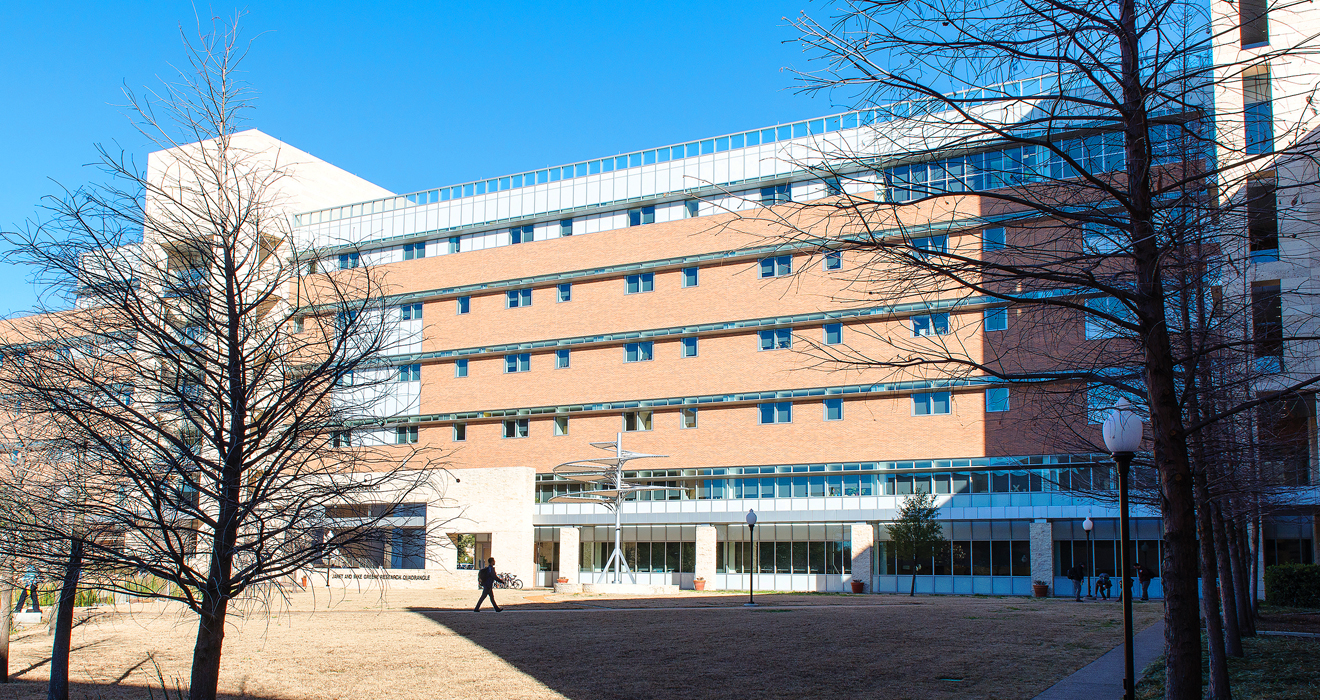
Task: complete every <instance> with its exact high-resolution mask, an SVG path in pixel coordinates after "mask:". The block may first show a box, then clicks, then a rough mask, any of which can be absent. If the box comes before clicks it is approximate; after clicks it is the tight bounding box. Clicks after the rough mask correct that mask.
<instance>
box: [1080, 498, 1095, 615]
mask: <svg viewBox="0 0 1320 700" xmlns="http://www.w3.org/2000/svg"><path fill="white" fill-rule="evenodd" d="M1082 529H1083V530H1086V597H1087V598H1090V599H1091V600H1095V596H1094V595H1093V594H1092V593H1091V577H1092V576H1095V556H1094V553H1095V551H1094V550H1093V549H1092V548H1091V531H1092V530H1094V529H1095V521H1094V520H1091V516H1089V515H1088V516H1086V520H1085V521H1083V522H1082Z"/></svg>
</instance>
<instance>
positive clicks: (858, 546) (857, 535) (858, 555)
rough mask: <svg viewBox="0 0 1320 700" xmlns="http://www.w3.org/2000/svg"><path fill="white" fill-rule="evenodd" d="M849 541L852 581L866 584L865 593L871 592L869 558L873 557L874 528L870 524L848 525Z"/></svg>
mask: <svg viewBox="0 0 1320 700" xmlns="http://www.w3.org/2000/svg"><path fill="white" fill-rule="evenodd" d="M848 527H849V530H850V534H849V536H848V537H849V539H851V540H852V580H854V581H861V582H863V583H865V584H866V589H865V590H866V592H867V593H870V592H872V591H871V557H873V556H875V528H873V527H871V523H853V524H852V525H849V526H848Z"/></svg>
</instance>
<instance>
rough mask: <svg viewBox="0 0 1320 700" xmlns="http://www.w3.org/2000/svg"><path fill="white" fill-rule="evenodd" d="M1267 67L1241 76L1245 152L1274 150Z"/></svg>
mask: <svg viewBox="0 0 1320 700" xmlns="http://www.w3.org/2000/svg"><path fill="white" fill-rule="evenodd" d="M1270 88H1271V86H1270V72H1269V68H1268V67H1265V68H1262V69H1259V70H1257V71H1256V72H1254V73H1248V74H1246V75H1244V76H1242V104H1243V106H1244V108H1245V113H1244V115H1243V117H1244V121H1245V122H1246V132H1247V133H1246V146H1247V153H1250V154H1260V153H1269V152H1270V151H1272V150H1274V106H1273V96H1272V91H1271V89H1270Z"/></svg>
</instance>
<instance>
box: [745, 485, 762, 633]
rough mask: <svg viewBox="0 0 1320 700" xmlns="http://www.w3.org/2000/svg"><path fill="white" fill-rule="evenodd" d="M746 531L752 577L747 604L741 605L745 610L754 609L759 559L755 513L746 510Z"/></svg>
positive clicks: (748, 588)
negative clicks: (747, 533)
mask: <svg viewBox="0 0 1320 700" xmlns="http://www.w3.org/2000/svg"><path fill="white" fill-rule="evenodd" d="M747 531H748V532H749V533H750V537H751V540H752V576H751V585H749V586H748V587H747V602H746V603H743V607H745V608H754V607H756V567H757V564H758V563H759V561H758V560H759V559H760V556H759V555H760V551H759V550H760V547H757V546H756V511H754V510H752V509H750V508H748V509H747Z"/></svg>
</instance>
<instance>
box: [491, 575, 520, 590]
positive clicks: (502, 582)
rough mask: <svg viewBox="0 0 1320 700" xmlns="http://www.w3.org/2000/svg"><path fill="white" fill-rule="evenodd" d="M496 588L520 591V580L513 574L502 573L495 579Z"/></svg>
mask: <svg viewBox="0 0 1320 700" xmlns="http://www.w3.org/2000/svg"><path fill="white" fill-rule="evenodd" d="M495 587H496V588H514V589H518V590H521V589H522V587H523V582H522V579H520V578H518V577H517V576H514V575H513V574H509V573H504V574H499V575H498V576H496V577H495Z"/></svg>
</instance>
